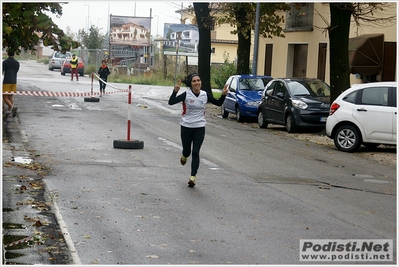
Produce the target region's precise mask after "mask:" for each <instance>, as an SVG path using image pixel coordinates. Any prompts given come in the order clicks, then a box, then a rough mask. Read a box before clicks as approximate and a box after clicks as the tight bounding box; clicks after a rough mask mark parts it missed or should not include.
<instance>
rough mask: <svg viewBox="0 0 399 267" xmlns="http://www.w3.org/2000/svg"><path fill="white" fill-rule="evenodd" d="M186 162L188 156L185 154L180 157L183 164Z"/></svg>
mask: <svg viewBox="0 0 399 267" xmlns="http://www.w3.org/2000/svg"><path fill="white" fill-rule="evenodd" d="M186 162H187V158H186V157H185V156H181V157H180V163H181V165H185V164H186Z"/></svg>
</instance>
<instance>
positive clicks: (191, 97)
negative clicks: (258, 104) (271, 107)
mask: <svg viewBox="0 0 399 267" xmlns="http://www.w3.org/2000/svg"><path fill="white" fill-rule="evenodd" d="M181 82H183V83H184V84H185V85H186V86H187V90H186V91H184V92H183V93H181V94H180V95H177V92H179V90H180V83H181ZM210 91H211V90H209V92H208V91H205V90H202V83H201V79H200V77H199V76H198V74H197V73H193V74H190V75H188V76H187V77H186V78H185V79H184V80H183V81H180V80H179V81H178V82H177V84H176V85H175V87H174V89H173V92H172V94H171V96H170V98H169V101H168V103H169V105H174V104H177V103H179V102H182V104H183V113H182V117H181V119H180V136H181V142H182V146H183V151H182V156H181V157H180V163H181V164H182V165H185V164H186V162H187V158H188V157H189V156H190V154H192V156H193V158H192V161H191V176H190V179H189V180H188V186H189V187H194V186H195V184H196V175H197V171H198V167H199V164H200V156H199V152H200V149H201V146H202V143H203V141H204V138H205V124H206V120H205V108H206V103H208V102H209V103H212V104H214V105H216V106H221V105H222V104H223V102H224V99H225V98H226V95H227V93H228V89H227V84H226V85H225V86H224V88H223V91H222V96H221V97H220V98H219V99H216V98H214V97H213V95H212V93H210ZM191 151H192V152H191Z"/></svg>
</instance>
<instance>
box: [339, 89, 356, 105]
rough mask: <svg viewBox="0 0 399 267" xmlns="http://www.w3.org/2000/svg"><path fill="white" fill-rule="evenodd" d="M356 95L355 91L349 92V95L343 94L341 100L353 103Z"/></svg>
mask: <svg viewBox="0 0 399 267" xmlns="http://www.w3.org/2000/svg"><path fill="white" fill-rule="evenodd" d="M356 96H357V91H356V92H352V93H350V94H349V95H347V96H345V97H344V98H343V99H342V100H344V101H346V102H349V103H355V102H356Z"/></svg>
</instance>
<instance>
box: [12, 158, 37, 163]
mask: <svg viewBox="0 0 399 267" xmlns="http://www.w3.org/2000/svg"><path fill="white" fill-rule="evenodd" d="M11 161H15V162H16V163H22V164H30V163H32V161H33V159H31V158H28V157H14V158H12V159H11Z"/></svg>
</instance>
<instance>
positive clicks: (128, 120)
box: [127, 85, 132, 141]
mask: <svg viewBox="0 0 399 267" xmlns="http://www.w3.org/2000/svg"><path fill="white" fill-rule="evenodd" d="M127 103H128V114H127V141H130V109H131V104H132V86H131V85H129V94H128V100H127Z"/></svg>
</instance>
